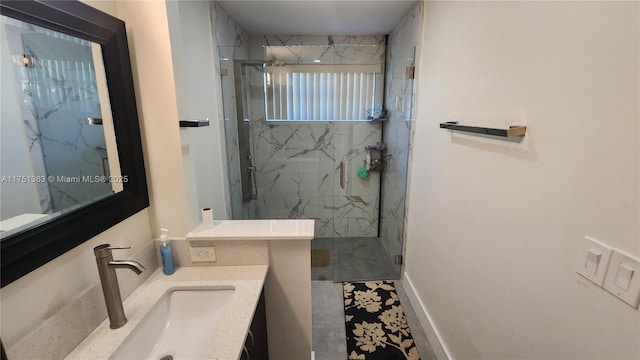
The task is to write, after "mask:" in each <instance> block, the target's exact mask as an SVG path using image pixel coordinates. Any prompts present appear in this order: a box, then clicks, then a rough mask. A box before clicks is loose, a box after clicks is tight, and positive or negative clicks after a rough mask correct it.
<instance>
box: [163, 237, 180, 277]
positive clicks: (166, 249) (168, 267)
mask: <svg viewBox="0 0 640 360" xmlns="http://www.w3.org/2000/svg"><path fill="white" fill-rule="evenodd" d="M160 232H161V234H160V242H161V245H160V256H161V257H162V273H163V274H165V275H171V274H173V273H174V272H175V271H176V268H175V267H174V266H173V256H172V255H171V244H170V243H169V236H168V235H167V233H168V232H169V230H167V229H165V228H162V229H160Z"/></svg>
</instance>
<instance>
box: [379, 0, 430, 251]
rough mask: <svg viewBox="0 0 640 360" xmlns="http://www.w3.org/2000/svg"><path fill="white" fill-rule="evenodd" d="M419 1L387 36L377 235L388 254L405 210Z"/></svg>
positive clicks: (400, 233)
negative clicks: (410, 74)
mask: <svg viewBox="0 0 640 360" xmlns="http://www.w3.org/2000/svg"><path fill="white" fill-rule="evenodd" d="M422 12H423V2H418V4H417V5H416V6H414V7H413V9H412V10H411V11H410V12H409V13H408V14H407V15H406V16H405V17H404V18H403V19H402V21H401V22H400V23H399V24H398V25H397V26H396V28H395V29H394V30H393V31H392V33H391V34H390V35H389V38H388V43H387V47H388V50H389V51H388V55H387V83H386V87H387V89H386V103H387V107H388V108H389V110H390V111H389V119H388V121H387V122H386V123H385V129H384V141H385V143H386V144H387V153H388V154H391V155H392V157H391V158H390V161H389V162H388V163H387V172H385V174H384V177H385V178H384V180H383V182H382V201H381V214H380V215H381V228H380V230H381V231H380V237H381V239H382V242H383V244H384V246H385V247H386V248H387V250H388V251H389V253H390V254H392V255H399V254H402V244H403V238H404V228H405V226H404V225H405V213H406V201H405V200H406V184H407V171H408V166H409V158H410V152H411V141H410V140H411V133H412V128H413V122H414V120H415V119H414V117H413V111H412V109H414V107H415V104H414V99H415V90H416V86H415V82H414V80H412V79H407V78H406V73H405V71H406V67H407V66H410V65H412V64H415V63H417V59H416V58H415V54H417V53H418V51H416V47H417V46H418V45H419V43H420V34H421V31H420V30H421V27H422Z"/></svg>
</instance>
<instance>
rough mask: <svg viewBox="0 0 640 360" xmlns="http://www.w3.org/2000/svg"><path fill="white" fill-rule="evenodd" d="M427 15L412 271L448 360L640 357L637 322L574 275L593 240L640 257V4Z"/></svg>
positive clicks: (542, 5) (431, 7)
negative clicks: (504, 131) (583, 247)
mask: <svg viewBox="0 0 640 360" xmlns="http://www.w3.org/2000/svg"><path fill="white" fill-rule="evenodd" d="M425 13H426V15H425V25H424V30H423V35H424V37H423V43H422V46H423V48H422V54H421V57H420V58H421V61H420V64H419V66H418V72H419V87H420V90H419V93H418V97H419V98H418V101H417V103H418V109H417V120H416V134H415V144H414V146H415V148H414V150H415V151H414V158H413V162H412V170H411V172H412V174H411V192H410V197H411V199H410V204H409V219H408V223H409V228H408V240H407V252H406V256H407V259H406V260H407V261H406V273H407V275H409V277H410V278H411V279H412V281H413V283H414V285H415V291H416V292H417V295H418V296H419V297H420V298H421V300H422V301H423V303H424V304H425V305H426V308H427V310H428V312H429V313H430V315H431V317H432V319H433V322H434V325H435V327H436V328H437V329H438V331H439V332H440V334H441V337H442V340H443V342H444V344H445V345H446V347H447V348H448V349H449V352H450V355H451V356H452V357H453V358H456V359H513V358H523V359H560V358H576V359H577V358H579V359H588V358H592V359H605V358H607V359H632V358H633V359H637V358H639V357H640V348H639V346H638V339H639V338H640V321H639V320H640V314H639V311H638V310H636V309H633V308H632V307H630V306H629V305H627V304H625V303H623V302H621V301H620V300H618V299H617V298H615V297H614V296H612V295H610V294H609V293H607V292H606V291H605V290H603V289H601V288H599V287H597V286H595V285H594V284H592V283H590V282H588V281H586V280H585V279H583V278H581V277H580V276H578V275H577V274H576V273H575V270H574V262H575V258H576V256H577V254H578V249H579V246H580V245H579V244H580V242H581V241H582V239H583V237H584V235H587V234H588V235H591V236H593V237H595V238H598V239H600V240H601V241H603V242H605V243H608V244H609V245H611V246H612V247H614V248H618V249H621V250H623V251H626V252H628V253H630V254H632V255H634V256H636V257H637V256H639V255H640V243H639V239H640V227H639V219H640V213H639V209H638V208H639V201H638V200H639V195H640V194H639V186H638V184H639V181H640V179H639V170H640V166H639V153H640V151H639V149H640V147H639V145H640V144H639V126H638V123H639V121H638V119H639V117H640V109H639V101H638V100H639V96H640V92H639V80H640V79H639V67H638V64H639V60H640V59H639V50H640V49H639V36H638V34H639V31H638V30H639V25H640V24H639V21H638V14H639V4H638V3H637V2H624V3H623V2H484V1H483V2H428V3H427V4H426V10H425ZM453 119H458V120H459V121H460V122H463V123H465V122H466V123H468V124H470V125H486V126H490V127H491V126H505V125H507V124H508V123H513V122H516V123H521V124H524V125H527V126H528V129H527V135H526V138H525V139H524V141H523V142H522V143H512V142H507V141H502V140H494V139H487V138H483V137H479V136H472V135H465V134H460V133H453V134H452V133H450V132H449V131H446V130H442V129H439V128H438V123H440V122H443V121H447V120H453Z"/></svg>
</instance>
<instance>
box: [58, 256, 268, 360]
mask: <svg viewBox="0 0 640 360" xmlns="http://www.w3.org/2000/svg"><path fill="white" fill-rule="evenodd" d="M267 269H268V266H267V265H257V266H211V267H181V268H177V269H176V272H175V273H174V274H173V275H171V276H166V275H164V274H163V273H162V268H159V269H158V270H156V271H155V272H154V273H153V274H152V275H151V276H150V277H149V279H147V280H146V281H145V282H144V283H143V284H142V285H140V287H139V288H138V289H137V290H136V291H135V292H134V293H133V294H132V295H131V296H130V297H129V298H128V299H127V300H125V302H124V311H125V314H126V316H127V319H128V322H127V324H126V325H124V326H123V327H121V328H119V329H115V330H112V329H110V328H109V319H106V320H105V321H104V322H102V324H100V326H99V327H98V328H96V329H95V330H94V331H93V332H92V333H91V334H89V336H88V337H87V338H86V339H85V340H84V341H83V342H82V343H81V344H80V345H78V346H77V347H76V348H75V349H74V350H73V352H71V354H69V356H67V358H66V359H82V360H85V359H107V358H109V357H110V356H111V354H112V353H113V352H114V351H115V350H116V349H117V348H118V346H119V345H120V344H121V343H122V342H123V341H124V340H125V338H126V337H127V336H128V335H129V334H130V333H131V332H132V331H133V329H134V328H135V327H136V325H137V324H138V323H139V322H140V321H141V320H142V319H143V318H144V317H145V315H146V314H147V313H148V312H149V310H151V309H152V307H153V305H154V304H155V303H156V301H158V299H160V297H162V295H163V294H165V293H166V292H167V290H170V289H172V288H179V287H191V286H196V287H200V286H202V287H218V286H221V287H225V286H233V287H234V288H235V292H234V295H233V299H232V300H231V303H229V305H228V309H227V311H226V313H225V315H224V318H223V319H222V320H221V327H220V328H219V329H218V331H216V334H215V335H214V337H213V338H212V339H210V345H209V350H208V354H209V355H208V356H207V359H218V360H237V359H238V358H239V356H240V354H241V352H242V347H243V345H244V340H245V336H246V334H247V331H248V330H249V326H250V325H251V321H252V319H253V314H254V311H255V308H256V305H257V303H258V300H259V298H260V293H261V291H262V287H263V284H264V280H265V277H266V275H267ZM101 305H103V306H104V304H101Z"/></svg>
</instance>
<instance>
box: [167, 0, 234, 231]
mask: <svg viewBox="0 0 640 360" xmlns="http://www.w3.org/2000/svg"><path fill="white" fill-rule="evenodd" d="M166 5H167V10H168V11H167V15H168V20H169V29H170V36H171V48H172V57H173V68H174V72H175V82H176V96H177V103H178V116H179V118H180V120H194V119H205V118H208V119H209V123H210V125H209V126H207V127H200V128H183V129H181V130H180V135H181V139H182V156H183V163H184V176H185V182H186V183H187V196H189V207H188V208H189V214H190V223H191V225H192V226H195V225H197V224H198V223H199V222H200V220H201V215H200V211H199V210H200V209H202V208H203V207H211V208H212V209H213V213H214V217H215V218H216V219H229V218H230V217H231V214H230V211H229V210H228V209H227V204H229V202H230V201H229V192H230V191H229V189H228V187H229V184H228V182H227V181H226V179H227V163H226V161H225V160H226V152H225V151H226V149H225V139H224V125H223V122H222V119H223V117H222V102H221V97H220V96H219V95H218V94H219V92H220V90H219V85H218V83H219V75H218V73H217V72H216V71H215V70H216V68H215V67H214V66H215V65H216V64H217V63H218V62H219V60H218V59H217V57H214V52H215V53H217V49H214V48H213V38H212V30H211V16H210V9H209V6H210V3H209V2H208V1H186V2H185V1H183V2H178V1H168V2H167V3H166Z"/></svg>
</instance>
